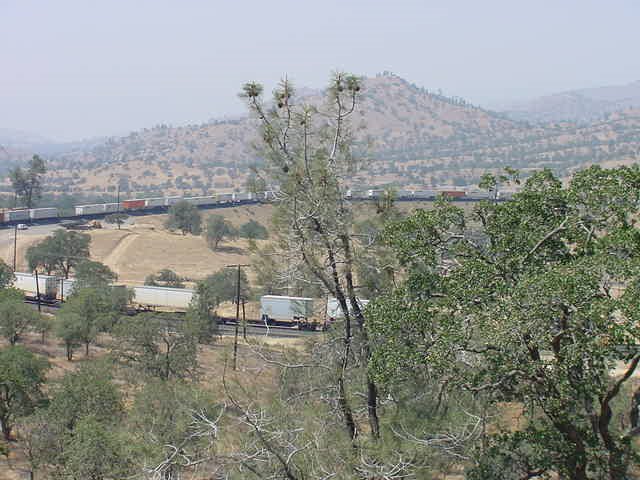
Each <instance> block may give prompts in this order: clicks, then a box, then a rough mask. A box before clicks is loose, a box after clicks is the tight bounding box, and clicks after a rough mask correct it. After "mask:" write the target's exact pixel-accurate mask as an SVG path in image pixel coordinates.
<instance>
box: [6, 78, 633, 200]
mask: <svg viewBox="0 0 640 480" xmlns="http://www.w3.org/2000/svg"><path fill="white" fill-rule="evenodd" d="M633 85H635V84H632V85H631V86H629V88H628V89H627V90H626V91H627V93H628V95H627V97H628V98H630V99H631V98H635V97H633V94H634V92H635V87H634V86H633ZM594 90H595V91H593V92H592V93H589V95H591V97H590V98H592V99H594V101H596V100H597V101H598V102H609V103H611V102H618V103H619V104H620V106H621V107H626V106H627V104H626V103H624V104H623V103H622V100H621V95H622V94H621V93H620V92H619V91H617V90H612V89H610V88H604V89H594ZM638 90H640V84H639V88H638ZM590 91H591V90H590ZM580 95H583V94H580ZM639 97H640V95H639ZM625 98H626V97H625ZM305 101H309V102H311V103H313V102H317V101H319V100H318V92H317V91H312V90H306V91H305ZM632 104H633V102H630V103H629V104H628V105H632ZM353 126H354V128H355V129H356V131H357V132H358V139H359V140H360V143H361V146H362V145H365V144H367V146H368V147H367V150H366V152H367V162H366V165H365V168H364V169H363V171H362V172H361V174H359V175H358V176H357V177H355V178H354V179H353V184H354V186H359V187H362V188H367V187H369V186H373V185H382V184H391V183H393V184H397V185H408V186H415V187H420V186H437V185H473V184H475V183H477V181H478V179H479V178H480V176H481V175H482V174H483V173H484V172H486V171H498V170H501V169H502V168H504V167H505V166H511V167H514V168H519V169H521V170H524V171H525V173H526V171H527V170H529V169H535V168H542V167H549V168H552V169H554V170H555V171H556V172H558V173H559V174H561V175H565V174H567V173H569V172H571V171H572V170H574V169H576V168H580V167H582V166H585V165H588V164H590V163H601V164H606V165H609V166H610V165H617V164H624V163H629V162H634V161H637V160H638V156H639V152H640V109H633V108H629V109H626V110H622V111H618V112H616V113H612V114H609V115H608V117H607V118H604V119H599V120H594V121H591V122H589V123H585V122H571V121H565V122H554V123H546V124H535V125H530V124H526V123H523V122H520V121H517V120H514V119H511V118H508V117H507V116H505V115H504V114H501V113H495V112H491V111H488V110H485V109H482V108H479V107H476V106H473V105H470V104H468V103H467V102H465V101H464V100H462V99H459V98H449V97H445V96H443V95H441V94H438V93H435V92H430V91H427V90H425V89H424V88H420V87H417V86H415V85H413V84H411V83H409V82H407V81H406V80H404V79H402V78H400V77H398V76H395V75H393V74H389V73H385V74H382V75H378V76H376V77H373V78H367V79H365V81H364V89H363V96H362V102H361V107H360V108H359V110H358V113H357V115H356V116H355V117H354V118H353ZM255 132H256V128H255V124H254V122H253V121H252V120H250V119H249V118H247V117H241V118H236V119H230V120H229V119H227V120H219V121H211V122H208V123H205V124H201V125H190V126H182V127H170V126H166V125H161V126H157V127H154V128H150V129H144V130H141V131H137V132H132V133H131V134H129V135H128V136H125V137H120V138H110V139H108V140H106V141H105V142H103V143H100V144H98V145H96V146H93V147H92V148H86V147H83V146H82V145H74V146H72V148H71V149H69V151H67V152H65V153H63V154H55V155H52V156H50V157H48V160H49V165H50V174H49V175H48V183H49V189H50V190H51V191H54V192H67V193H69V192H82V193H88V192H91V193H95V192H113V191H115V189H116V185H120V188H121V191H123V192H129V193H131V194H136V195H139V194H155V193H160V192H162V193H166V194H182V193H189V194H202V193H207V192H211V191H213V190H230V189H234V188H237V189H243V188H244V183H245V181H246V179H247V176H248V174H249V168H250V166H251V165H254V164H256V163H259V162H260V158H259V157H258V155H257V153H256V151H255V149H254V147H253V145H254V143H255V140H256V137H255V135H256V133H255ZM6 187H7V186H5V188H6Z"/></svg>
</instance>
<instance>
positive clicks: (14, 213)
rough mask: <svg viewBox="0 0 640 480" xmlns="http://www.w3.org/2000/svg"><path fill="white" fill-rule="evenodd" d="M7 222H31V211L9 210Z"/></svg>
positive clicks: (6, 214) (6, 217)
mask: <svg viewBox="0 0 640 480" xmlns="http://www.w3.org/2000/svg"><path fill="white" fill-rule="evenodd" d="M5 219H6V221H7V222H15V221H19V220H29V210H8V211H6V212H5Z"/></svg>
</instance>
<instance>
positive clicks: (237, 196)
mask: <svg viewBox="0 0 640 480" xmlns="http://www.w3.org/2000/svg"><path fill="white" fill-rule="evenodd" d="M384 195H385V190H381V189H377V190H373V189H372V190H363V191H355V190H347V191H346V193H345V198H346V199H347V200H356V201H357V200H362V201H367V200H377V199H379V198H382V197H383V196H384ZM276 196H277V194H276V192H275V191H265V192H261V193H257V194H256V193H250V192H238V193H220V194H215V195H207V196H201V197H179V196H174V197H155V198H134V199H130V200H123V201H121V202H119V203H118V202H110V203H94V204H89V205H76V206H75V207H74V208H73V213H72V214H71V215H63V214H62V213H61V212H60V210H59V209H57V208H55V207H45V208H30V209H26V208H23V209H10V210H5V211H0V226H2V225H15V224H18V223H25V222H37V221H44V222H55V221H59V220H63V219H80V218H83V219H88V218H96V217H101V216H105V215H109V214H111V213H116V212H121V213H132V214H145V213H162V212H164V211H166V210H167V209H168V208H169V207H171V206H172V205H175V204H176V203H178V202H179V201H180V200H184V201H186V202H188V203H190V204H192V205H196V206H198V207H202V208H213V207H230V206H234V205H242V204H250V203H259V202H270V201H273V200H275V198H276ZM438 197H444V198H448V199H450V200H453V201H477V200H487V199H496V200H500V201H502V200H508V199H510V198H511V194H510V193H505V192H499V193H498V194H495V195H494V193H493V192H486V191H464V190H397V191H395V192H394V198H395V200H398V201H415V200H427V201H430V200H435V199H436V198H438Z"/></svg>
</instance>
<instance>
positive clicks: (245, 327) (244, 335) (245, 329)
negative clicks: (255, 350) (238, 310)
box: [242, 297, 247, 340]
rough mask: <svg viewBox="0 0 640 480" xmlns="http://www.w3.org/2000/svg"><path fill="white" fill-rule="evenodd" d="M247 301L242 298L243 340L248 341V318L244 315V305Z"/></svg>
mask: <svg viewBox="0 0 640 480" xmlns="http://www.w3.org/2000/svg"><path fill="white" fill-rule="evenodd" d="M245 303H246V300H245V298H244V297H242V338H244V339H245V340H246V339H247V316H246V315H245V313H244V304H245Z"/></svg>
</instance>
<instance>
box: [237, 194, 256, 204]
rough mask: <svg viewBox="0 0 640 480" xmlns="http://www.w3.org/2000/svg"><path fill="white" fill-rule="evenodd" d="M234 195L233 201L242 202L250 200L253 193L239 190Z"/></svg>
mask: <svg viewBox="0 0 640 480" xmlns="http://www.w3.org/2000/svg"><path fill="white" fill-rule="evenodd" d="M234 196H235V201H236V202H239V203H242V202H250V201H251V200H253V194H252V193H251V192H239V193H236V194H234Z"/></svg>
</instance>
